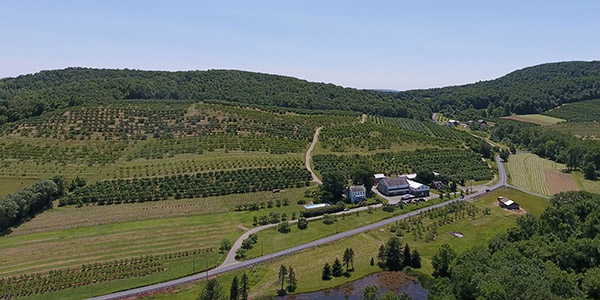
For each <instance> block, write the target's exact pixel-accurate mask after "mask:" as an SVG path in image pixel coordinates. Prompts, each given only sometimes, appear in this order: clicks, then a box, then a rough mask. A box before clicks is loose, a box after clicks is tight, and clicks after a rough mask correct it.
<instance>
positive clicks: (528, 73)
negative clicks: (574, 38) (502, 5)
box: [397, 61, 600, 118]
mask: <svg viewBox="0 0 600 300" xmlns="http://www.w3.org/2000/svg"><path fill="white" fill-rule="evenodd" d="M397 97H398V98H399V99H413V100H421V101H427V102H429V104H430V107H431V109H432V110H433V111H439V112H443V113H444V114H445V115H449V116H455V117H456V116H460V115H461V114H463V115H466V114H472V115H473V114H474V115H481V113H482V111H476V110H484V109H486V110H488V111H489V112H490V113H491V114H493V115H494V116H501V115H508V114H510V113H516V114H530V113H541V112H544V111H547V110H549V109H552V108H555V107H557V106H560V105H561V104H563V103H570V102H578V101H584V100H591V99H597V98H600V61H591V62H583V61H572V62H559V63H548V64H542V65H537V66H533V67H528V68H524V69H521V70H517V71H514V72H512V73H509V74H507V75H505V76H503V77H500V78H498V79H494V80H490V81H482V82H477V83H473V84H467V85H461V86H452V87H444V88H436V89H428V90H412V91H406V92H400V93H398V94H397ZM471 106H472V108H473V109H472V110H469V108H470V107H471ZM483 115H485V112H483ZM467 118H468V116H467Z"/></svg>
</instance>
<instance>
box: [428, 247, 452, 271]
mask: <svg viewBox="0 0 600 300" xmlns="http://www.w3.org/2000/svg"><path fill="white" fill-rule="evenodd" d="M456 256H457V254H456V252H455V251H454V250H453V249H452V248H450V245H448V244H442V246H441V247H440V249H438V251H437V252H436V253H435V254H434V255H433V257H432V258H431V265H432V266H433V270H434V271H433V276H435V277H448V276H450V264H451V263H452V261H453V260H454V259H455V258H456Z"/></svg>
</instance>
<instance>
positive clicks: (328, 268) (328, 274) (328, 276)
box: [321, 263, 333, 280]
mask: <svg viewBox="0 0 600 300" xmlns="http://www.w3.org/2000/svg"><path fill="white" fill-rule="evenodd" d="M331 275H333V274H332V272H331V266H329V264H328V263H325V265H324V266H323V272H322V273H321V279H323V280H329V279H331Z"/></svg>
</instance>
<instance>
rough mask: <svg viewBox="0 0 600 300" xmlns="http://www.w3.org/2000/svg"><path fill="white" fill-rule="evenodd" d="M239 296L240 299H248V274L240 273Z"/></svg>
mask: <svg viewBox="0 0 600 300" xmlns="http://www.w3.org/2000/svg"><path fill="white" fill-rule="evenodd" d="M238 294H239V298H240V300H248V276H247V275H246V273H244V275H242V284H241V286H240V292H239V293H238Z"/></svg>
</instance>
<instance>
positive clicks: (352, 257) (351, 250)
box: [348, 248, 354, 271]
mask: <svg viewBox="0 0 600 300" xmlns="http://www.w3.org/2000/svg"><path fill="white" fill-rule="evenodd" d="M348 256H349V257H350V265H351V267H350V270H352V271H354V250H353V249H352V248H350V249H348Z"/></svg>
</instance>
